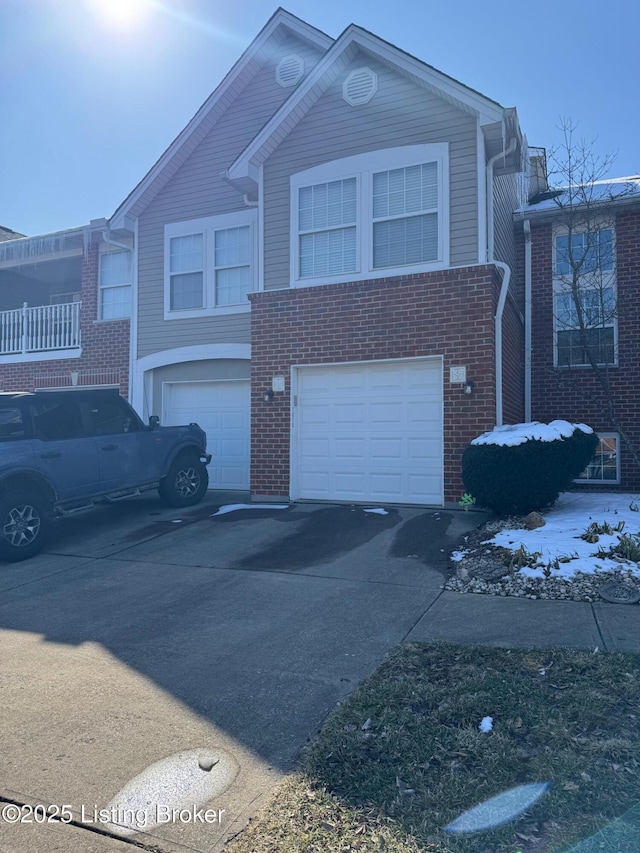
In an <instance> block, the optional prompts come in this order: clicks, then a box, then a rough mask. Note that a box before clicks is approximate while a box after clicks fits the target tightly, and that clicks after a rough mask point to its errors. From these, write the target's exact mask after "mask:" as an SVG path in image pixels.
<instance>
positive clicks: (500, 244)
mask: <svg viewBox="0 0 640 853" xmlns="http://www.w3.org/2000/svg"><path fill="white" fill-rule="evenodd" d="M521 179H522V176H521V175H520V174H517V173H514V174H510V175H497V176H496V177H494V179H493V234H494V249H493V254H494V257H495V259H496V260H497V261H503V262H504V263H505V264H508V265H509V266H510V267H511V269H512V270H513V269H514V268H515V262H516V251H515V239H514V224H513V211H514V210H516V208H517V207H518V206H519V204H520V194H519V188H520V181H521Z"/></svg>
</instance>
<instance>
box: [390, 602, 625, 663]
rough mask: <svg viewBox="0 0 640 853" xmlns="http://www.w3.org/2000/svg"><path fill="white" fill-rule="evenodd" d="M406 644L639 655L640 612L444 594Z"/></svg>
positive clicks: (603, 605)
mask: <svg viewBox="0 0 640 853" xmlns="http://www.w3.org/2000/svg"><path fill="white" fill-rule="evenodd" d="M406 639H407V640H409V641H413V642H418V643H429V642H433V641H442V642H447V643H463V644H476V643H480V644H483V645H487V646H505V647H509V648H532V647H544V648H548V647H550V646H565V647H567V648H573V649H595V648H598V649H599V650H600V651H608V652H632V653H635V654H637V653H640V606H639V605H637V604H632V605H627V604H607V603H605V602H602V603H594V604H586V603H581V602H575V601H547V600H535V601H534V600H531V599H525V598H507V597H501V596H492V595H477V594H473V593H466V594H461V593H459V592H442V594H441V595H439V596H438V598H437V599H436V601H434V602H433V604H432V605H431V606H430V607H429V608H428V609H427V611H426V612H425V614H424V615H423V616H422V618H421V619H420V620H419V622H418V623H417V625H415V627H414V628H413V629H412V630H411V631H410V632H409V634H408V635H407V638H406Z"/></svg>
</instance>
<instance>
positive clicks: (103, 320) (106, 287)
mask: <svg viewBox="0 0 640 853" xmlns="http://www.w3.org/2000/svg"><path fill="white" fill-rule="evenodd" d="M127 251H128V252H129V254H130V255H131V268H130V275H129V283H128V284H103V283H102V258H103V257H105V256H106V255H115V254H119V253H120V252H127ZM132 271H133V255H132V252H131V250H129V249H112V250H111V251H108V252H100V254H99V257H98V320H97V322H98V323H115V322H117V321H118V320H130V319H131V300H132V298H133V288H132V286H131V278H132ZM123 287H128V288H129V313H128V314H123V315H122V316H121V317H103V316H102V292H103V291H104V290H117V289H118V288H123Z"/></svg>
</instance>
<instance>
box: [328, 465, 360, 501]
mask: <svg viewBox="0 0 640 853" xmlns="http://www.w3.org/2000/svg"><path fill="white" fill-rule="evenodd" d="M334 484H335V490H336V494H338V495H343V496H348V495H359V496H361V497H362V498H364V497H365V494H366V492H365V485H366V482H365V475H364V474H363V473H361V472H359V471H340V472H337V473H336V474H335V477H334ZM346 499H347V500H348V498H346Z"/></svg>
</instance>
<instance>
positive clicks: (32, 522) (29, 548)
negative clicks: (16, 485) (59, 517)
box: [0, 489, 51, 563]
mask: <svg viewBox="0 0 640 853" xmlns="http://www.w3.org/2000/svg"><path fill="white" fill-rule="evenodd" d="M50 524H51V511H50V506H49V504H48V502H47V501H46V499H45V498H44V497H43V496H42V494H40V492H38V491H36V490H34V489H18V490H17V491H15V492H13V493H12V494H8V495H3V496H2V497H0V559H1V560H6V561H7V562H9V563H17V562H19V561H20V560H26V559H28V558H29V557H33V556H34V554H37V553H38V552H39V551H41V550H42V548H43V547H44V544H45V541H46V538H47V535H48V533H49V528H50Z"/></svg>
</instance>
